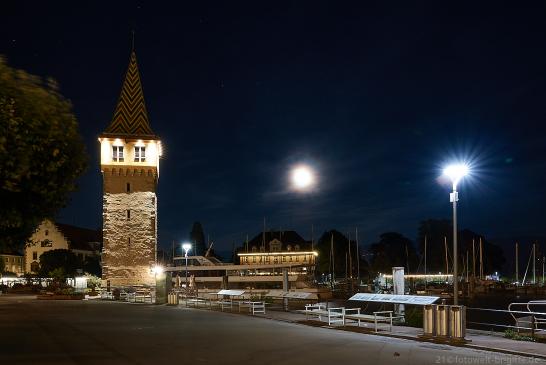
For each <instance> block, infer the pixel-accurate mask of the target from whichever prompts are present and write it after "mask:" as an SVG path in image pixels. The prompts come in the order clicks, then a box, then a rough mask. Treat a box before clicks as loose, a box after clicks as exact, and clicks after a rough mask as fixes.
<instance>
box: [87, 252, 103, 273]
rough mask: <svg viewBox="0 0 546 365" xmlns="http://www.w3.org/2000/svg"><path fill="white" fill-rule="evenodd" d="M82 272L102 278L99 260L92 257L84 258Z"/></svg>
mask: <svg viewBox="0 0 546 365" xmlns="http://www.w3.org/2000/svg"><path fill="white" fill-rule="evenodd" d="M83 271H84V272H86V273H88V274H91V275H94V276H98V277H100V276H102V268H101V266H100V262H99V258H98V257H94V256H88V257H86V258H85V262H84V263H83Z"/></svg>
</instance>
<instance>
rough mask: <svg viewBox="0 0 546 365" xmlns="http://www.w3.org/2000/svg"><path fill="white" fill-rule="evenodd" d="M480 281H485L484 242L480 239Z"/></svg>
mask: <svg viewBox="0 0 546 365" xmlns="http://www.w3.org/2000/svg"><path fill="white" fill-rule="evenodd" d="M480 280H483V242H482V238H481V237H480Z"/></svg>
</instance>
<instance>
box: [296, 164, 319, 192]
mask: <svg viewBox="0 0 546 365" xmlns="http://www.w3.org/2000/svg"><path fill="white" fill-rule="evenodd" d="M314 181H315V177H314V175H313V171H312V170H311V169H310V168H309V167H307V166H299V167H296V168H295V169H294V170H293V171H292V184H293V185H294V187H295V188H296V189H298V190H303V189H307V188H309V187H311V186H312V185H313V183H314Z"/></svg>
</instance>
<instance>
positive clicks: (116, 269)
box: [102, 175, 157, 286]
mask: <svg viewBox="0 0 546 365" xmlns="http://www.w3.org/2000/svg"><path fill="white" fill-rule="evenodd" d="M156 182H157V180H156V178H155V177H153V176H119V175H118V176H112V175H109V176H107V175H105V176H104V195H103V251H102V267H103V280H110V285H111V286H123V285H139V284H153V282H154V277H153V274H151V272H150V269H151V267H152V266H153V265H154V263H155V261H156V250H157V200H156V194H155V184H156ZM127 183H129V184H130V191H127V189H126V187H127ZM133 189H135V190H136V191H134V190H133ZM128 211H129V214H128Z"/></svg>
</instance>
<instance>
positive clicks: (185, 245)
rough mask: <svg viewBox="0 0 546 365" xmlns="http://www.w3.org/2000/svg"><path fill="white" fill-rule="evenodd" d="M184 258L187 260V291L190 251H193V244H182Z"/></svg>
mask: <svg viewBox="0 0 546 365" xmlns="http://www.w3.org/2000/svg"><path fill="white" fill-rule="evenodd" d="M182 248H183V249H184V257H185V258H186V291H187V290H188V251H189V250H191V243H184V244H182Z"/></svg>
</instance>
